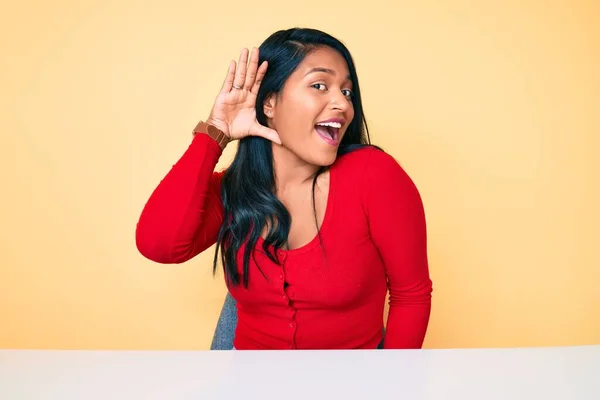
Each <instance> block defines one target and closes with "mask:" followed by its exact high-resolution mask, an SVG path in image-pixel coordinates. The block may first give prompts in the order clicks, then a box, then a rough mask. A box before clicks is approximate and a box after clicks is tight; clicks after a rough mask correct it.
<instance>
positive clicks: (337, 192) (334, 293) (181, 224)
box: [136, 134, 432, 350]
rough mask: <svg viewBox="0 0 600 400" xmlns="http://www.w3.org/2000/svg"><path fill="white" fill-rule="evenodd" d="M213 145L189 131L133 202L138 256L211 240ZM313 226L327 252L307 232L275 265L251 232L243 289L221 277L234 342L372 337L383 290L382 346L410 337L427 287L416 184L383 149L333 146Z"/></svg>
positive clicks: (192, 248)
mask: <svg viewBox="0 0 600 400" xmlns="http://www.w3.org/2000/svg"><path fill="white" fill-rule="evenodd" d="M221 153H222V151H221V149H220V147H219V146H218V145H217V143H216V142H215V141H214V140H213V139H211V138H210V137H208V136H207V135H203V134H198V135H196V136H194V139H193V140H192V143H191V144H190V146H189V147H188V149H187V150H186V151H185V153H184V154H183V156H182V157H181V158H180V159H179V160H178V162H177V163H176V164H175V165H173V167H172V168H171V170H170V171H169V172H168V174H167V175H166V176H165V177H164V179H163V180H162V181H161V182H160V184H159V185H158V187H156V189H155V190H154V192H153V193H152V195H151V196H150V198H149V200H148V202H147V203H146V205H145V207H144V209H143V211H142V213H141V216H140V218H139V221H138V224H137V229H136V242H137V248H138V250H139V251H140V253H141V254H142V255H143V256H145V257H146V258H148V259H150V260H152V261H155V262H158V263H166V264H175V263H182V262H185V261H188V260H190V259H191V258H193V257H195V256H196V255H198V254H199V253H200V252H202V251H204V250H206V249H207V248H209V247H210V246H212V245H213V244H214V243H215V242H216V238H217V233H218V230H219V227H220V225H221V223H222V214H223V209H222V203H221V199H220V179H221V176H222V173H221V172H214V170H215V166H216V164H217V161H218V159H219V157H220V156H221ZM321 237H322V240H323V245H324V249H325V252H323V251H322V249H321V245H320V243H319V240H318V238H316V237H315V239H314V240H313V241H311V242H310V243H308V244H307V245H305V246H303V247H301V248H298V249H293V250H290V251H285V250H282V251H280V254H281V256H282V262H283V265H282V266H278V265H276V264H274V263H272V262H271V261H270V260H269V258H267V256H266V255H265V254H264V253H263V251H262V249H261V245H262V242H261V241H259V242H258V245H257V248H256V249H255V257H254V258H255V259H254V260H253V261H252V258H251V264H250V267H251V269H250V273H249V274H250V279H249V280H250V282H249V287H248V289H245V288H244V287H243V286H235V287H231V288H230V292H231V294H232V296H233V297H234V298H235V299H236V301H237V308H238V324H237V329H236V332H235V341H234V346H235V347H236V349H240V350H244V349H374V348H376V347H377V345H378V344H379V342H380V341H381V339H382V328H383V320H384V318H383V314H384V303H385V296H386V293H387V290H389V292H390V309H389V315H388V319H387V326H386V334H385V343H384V347H385V348H386V349H396V348H420V347H421V346H422V344H423V339H424V336H425V332H426V330H427V325H428V321H429V315H430V309H431V291H432V283H431V280H430V277H429V271H428V261H427V244H426V228H425V215H424V211H423V205H422V202H421V198H420V195H419V193H418V190H417V188H416V187H415V185H414V184H413V182H412V180H411V179H410V177H409V176H408V175H407V174H406V173H405V171H404V170H403V169H402V168H401V167H400V165H399V164H398V163H397V162H396V161H395V160H394V159H393V158H392V157H391V156H390V155H388V154H386V153H385V152H383V151H381V150H377V149H375V148H365V149H362V150H356V151H354V152H352V153H349V154H346V155H343V156H340V157H338V159H337V160H336V161H335V163H334V164H333V165H332V167H331V169H330V189H329V196H328V203H327V208H326V212H325V217H324V221H323V224H322V227H321ZM324 254H325V256H324ZM240 257H241V253H240ZM240 259H241V258H240ZM255 262H257V263H259V265H260V267H261V269H262V271H263V272H264V273H265V274H266V279H265V277H264V276H263V275H262V274H261V273H260V271H258V268H257V266H256V264H255ZM240 265H241V263H240ZM240 271H241V267H240Z"/></svg>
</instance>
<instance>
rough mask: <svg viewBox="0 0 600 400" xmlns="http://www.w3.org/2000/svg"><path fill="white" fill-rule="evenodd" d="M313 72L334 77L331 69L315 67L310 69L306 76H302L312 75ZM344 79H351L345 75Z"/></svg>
mask: <svg viewBox="0 0 600 400" xmlns="http://www.w3.org/2000/svg"><path fill="white" fill-rule="evenodd" d="M315 72H324V73H326V74H329V75H333V76H335V75H336V73H335V71H334V70H332V69H329V68H324V67H315V68H312V69H311V70H310V71H308V72H307V73H306V74H304V76H307V75H309V74H313V73H315ZM346 79H348V80H352V79H351V77H350V74H348V75H346Z"/></svg>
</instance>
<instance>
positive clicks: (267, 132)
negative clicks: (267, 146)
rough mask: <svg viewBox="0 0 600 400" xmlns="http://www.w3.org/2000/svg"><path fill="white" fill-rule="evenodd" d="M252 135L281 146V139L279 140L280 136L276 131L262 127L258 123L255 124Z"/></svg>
mask: <svg viewBox="0 0 600 400" xmlns="http://www.w3.org/2000/svg"><path fill="white" fill-rule="evenodd" d="M250 133H251V134H252V135H255V136H261V137H264V138H265V139H268V140H270V141H272V142H275V143H277V144H281V139H280V138H279V134H278V133H277V131H276V130H274V129H271V128H267V127H266V126H264V125H261V124H260V123H258V122H255V123H254V126H253V127H252V130H251V131H250Z"/></svg>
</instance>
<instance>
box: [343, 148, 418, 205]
mask: <svg viewBox="0 0 600 400" xmlns="http://www.w3.org/2000/svg"><path fill="white" fill-rule="evenodd" d="M338 168H339V171H340V172H341V174H342V175H347V176H351V178H352V181H353V182H354V183H353V185H354V186H355V187H356V188H357V189H358V190H359V191H360V193H361V197H362V199H363V202H364V204H365V206H366V207H367V208H370V207H371V206H380V205H382V202H383V203H389V202H393V203H394V204H396V205H397V206H401V205H402V204H404V205H407V206H410V207H411V208H412V207H414V206H418V207H421V195H420V193H419V190H418V189H417V186H416V185H415V182H414V181H413V179H412V178H411V177H410V176H409V174H408V173H407V171H406V170H405V169H404V167H403V166H402V165H401V164H400V162H398V161H397V160H396V158H395V157H394V156H392V155H391V154H389V153H387V152H385V151H384V150H381V149H379V148H377V147H374V146H368V147H364V148H360V149H357V150H354V151H352V152H349V153H346V154H344V155H342V156H340V159H339V165H338Z"/></svg>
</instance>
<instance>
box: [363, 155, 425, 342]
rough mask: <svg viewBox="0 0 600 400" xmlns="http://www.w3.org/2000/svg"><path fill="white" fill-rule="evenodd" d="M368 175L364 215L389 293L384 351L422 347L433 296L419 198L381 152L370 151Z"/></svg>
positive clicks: (402, 172) (416, 192)
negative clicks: (379, 256) (385, 276)
mask: <svg viewBox="0 0 600 400" xmlns="http://www.w3.org/2000/svg"><path fill="white" fill-rule="evenodd" d="M366 171H367V172H366V174H365V175H366V179H367V181H366V182H365V188H366V190H365V208H366V210H365V211H366V213H367V216H368V220H369V229H370V232H371V237H372V239H373V241H374V243H375V245H376V247H377V248H378V250H379V252H380V255H381V257H382V259H383V262H384V265H385V268H386V275H387V279H388V290H389V293H390V309H389V315H388V320H387V326H386V335H385V341H384V347H385V348H386V349H409V348H412V349H414V348H421V347H422V345H423V341H424V338H425V333H426V331H427V326H428V324H429V316H430V311H431V292H432V282H431V279H430V276H429V267H428V259H427V233H426V223H425V212H424V209H423V204H422V201H421V197H420V194H419V192H418V190H417V188H416V186H415V185H414V183H413V181H412V180H411V178H410V177H409V176H408V175H407V173H406V172H405V171H404V170H403V169H402V167H401V166H400V165H399V164H398V163H397V162H396V160H395V159H394V158H393V157H391V156H390V155H388V154H386V153H384V152H383V151H379V150H377V151H373V152H372V154H371V156H370V159H369V164H368V166H367V168H366Z"/></svg>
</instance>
